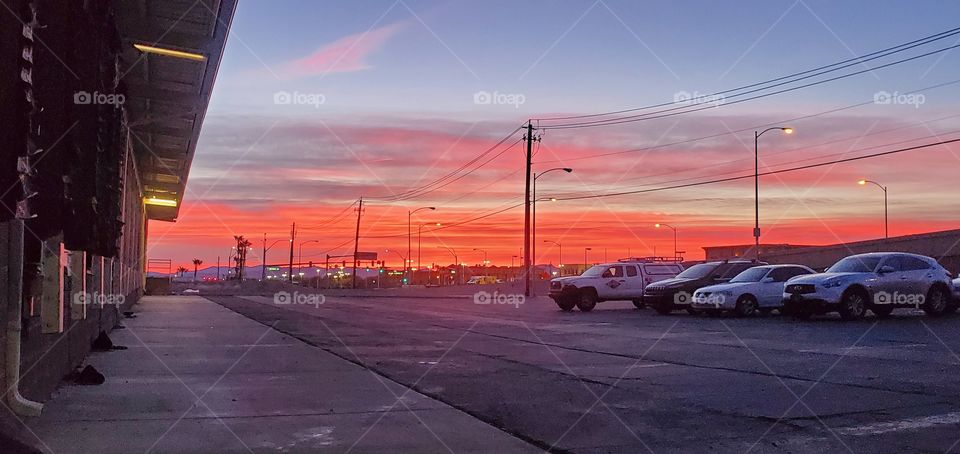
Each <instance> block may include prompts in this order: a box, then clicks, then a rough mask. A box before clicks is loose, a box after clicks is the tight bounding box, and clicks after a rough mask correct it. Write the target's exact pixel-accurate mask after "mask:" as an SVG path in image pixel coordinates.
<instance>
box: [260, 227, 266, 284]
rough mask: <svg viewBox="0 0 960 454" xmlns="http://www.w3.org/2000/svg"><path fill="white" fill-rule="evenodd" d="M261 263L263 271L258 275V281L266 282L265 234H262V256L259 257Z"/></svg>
mask: <svg viewBox="0 0 960 454" xmlns="http://www.w3.org/2000/svg"><path fill="white" fill-rule="evenodd" d="M260 259H261V261H263V266H262V267H261V268H263V270H261V273H260V280H261V281H265V280H267V232H263V255H261V256H260Z"/></svg>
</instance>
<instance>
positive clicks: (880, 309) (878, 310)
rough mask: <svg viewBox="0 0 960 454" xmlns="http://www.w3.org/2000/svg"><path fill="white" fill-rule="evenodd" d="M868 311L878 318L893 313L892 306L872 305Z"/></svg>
mask: <svg viewBox="0 0 960 454" xmlns="http://www.w3.org/2000/svg"><path fill="white" fill-rule="evenodd" d="M870 312H873V315H876V316H877V317H878V318H887V317H889V316H890V314H892V313H893V306H890V305H884V306H873V307H871V308H870Z"/></svg>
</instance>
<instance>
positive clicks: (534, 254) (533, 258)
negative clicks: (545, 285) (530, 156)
mask: <svg viewBox="0 0 960 454" xmlns="http://www.w3.org/2000/svg"><path fill="white" fill-rule="evenodd" d="M556 170H562V171H564V172H567V173H570V172H573V169H571V168H569V167H554V168H552V169H547V170H544V171H543V172H540V173H534V174H533V229H532V230H533V241H532V242H531V243H530V244H531V247H532V249H533V250H532V251H530V252H531V253H530V258H531V260H528V261H527V262H524V265H526V263H528V262H530V261H532V262H533V266H537V180H538V179H539V178H540V177H542V176H544V175H546V174H548V173H550V172H553V171H556ZM548 200H550V201H551V202H555V201H556V200H557V199H554V198H550V199H548ZM523 276H524V277H523V279H524V281H525V284H526V286H525V288H526V290H527V291H526V294H527V296H530V295H529V293H530V269H529V268H527V269H524V270H523Z"/></svg>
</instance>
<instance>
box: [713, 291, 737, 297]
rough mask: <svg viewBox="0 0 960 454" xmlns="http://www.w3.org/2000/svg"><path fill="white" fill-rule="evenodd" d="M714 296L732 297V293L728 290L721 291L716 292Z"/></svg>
mask: <svg viewBox="0 0 960 454" xmlns="http://www.w3.org/2000/svg"><path fill="white" fill-rule="evenodd" d="M715 294H716V295H720V296H733V292H731V291H730V290H721V291H719V292H716V293H715Z"/></svg>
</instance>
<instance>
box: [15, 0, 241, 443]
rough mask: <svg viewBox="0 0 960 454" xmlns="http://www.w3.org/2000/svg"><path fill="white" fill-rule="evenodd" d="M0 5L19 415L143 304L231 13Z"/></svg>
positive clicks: (158, 0)
mask: <svg viewBox="0 0 960 454" xmlns="http://www.w3.org/2000/svg"><path fill="white" fill-rule="evenodd" d="M4 6H5V8H3V9H2V10H0V124H2V125H3V127H2V128H0V144H2V147H0V309H2V311H0V321H2V322H3V324H2V327H3V329H2V330H0V344H2V345H3V347H4V348H2V349H0V364H2V365H3V367H2V368H0V385H2V386H3V389H4V390H5V391H6V392H5V394H4V395H3V398H4V402H3V403H4V404H5V405H6V406H7V407H8V408H9V409H11V410H12V412H13V413H16V414H21V415H32V414H37V413H38V412H39V411H41V410H42V404H41V403H40V402H42V401H44V400H45V399H46V398H47V397H48V396H49V394H50V392H51V391H52V390H53V389H54V388H55V387H56V385H57V384H58V383H59V382H60V380H61V379H62V378H63V377H64V376H66V375H67V374H69V373H70V372H71V371H73V370H74V368H75V367H76V366H77V365H79V364H81V362H82V361H83V359H84V358H85V357H86V355H87V354H88V353H89V352H90V350H91V345H92V342H93V341H94V339H96V338H97V336H98V335H99V334H100V333H101V332H104V333H109V332H110V330H111V329H112V328H113V327H115V326H116V325H117V324H118V323H119V320H120V319H121V318H122V317H123V312H124V311H126V310H128V308H129V306H130V305H132V304H133V303H134V302H135V301H136V300H137V299H138V298H139V297H140V296H141V295H142V294H143V289H144V276H145V267H146V263H145V257H146V250H145V245H146V235H147V221H148V220H161V221H175V220H176V218H177V215H178V212H179V209H180V205H181V202H182V200H183V197H184V191H185V187H186V183H187V177H188V175H189V172H190V164H191V161H192V160H193V157H194V154H195V152H196V148H197V140H198V137H199V135H200V130H201V126H202V125H203V119H204V114H205V112H206V110H207V106H208V103H209V100H210V94H211V91H212V89H213V85H214V81H215V79H216V77H217V70H218V68H219V65H220V59H221V57H222V55H223V50H224V46H225V43H226V39H227V34H228V32H229V30H230V24H231V21H232V18H233V14H234V10H235V8H236V0H198V1H192V0H191V1H178V0H170V1H167V0H113V1H83V2H81V1H56V0H5V1H4ZM0 441H2V440H0Z"/></svg>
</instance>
